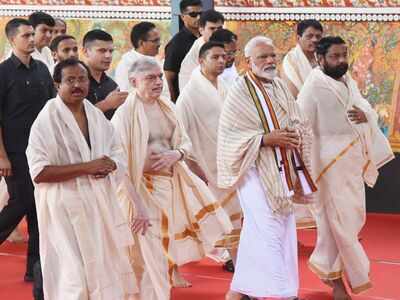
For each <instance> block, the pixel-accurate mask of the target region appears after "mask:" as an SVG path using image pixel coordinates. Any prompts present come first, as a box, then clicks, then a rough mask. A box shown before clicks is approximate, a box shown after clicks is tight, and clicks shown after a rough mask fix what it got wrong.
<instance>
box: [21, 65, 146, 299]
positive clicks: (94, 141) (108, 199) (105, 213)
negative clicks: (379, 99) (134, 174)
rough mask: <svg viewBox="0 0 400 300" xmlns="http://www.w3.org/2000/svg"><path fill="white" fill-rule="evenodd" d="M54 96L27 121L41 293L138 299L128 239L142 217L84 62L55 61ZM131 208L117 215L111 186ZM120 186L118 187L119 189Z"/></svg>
mask: <svg viewBox="0 0 400 300" xmlns="http://www.w3.org/2000/svg"><path fill="white" fill-rule="evenodd" d="M54 82H55V84H56V86H57V90H58V94H57V97H56V98H54V99H51V100H49V101H48V102H47V104H46V106H45V107H44V108H43V110H42V111H41V112H40V114H39V115H38V117H37V118H36V120H35V122H34V123H33V125H32V129H31V133H30V137H29V144H28V148H27V151H26V153H27V157H28V162H29V170H30V174H31V177H32V180H33V181H34V185H35V198H36V205H37V209H38V221H39V229H40V258H41V265H42V269H43V291H44V298H45V299H82V300H90V299H121V300H128V299H129V300H139V298H138V297H137V296H138V295H137V291H138V290H137V287H136V280H135V274H134V273H133V269H132V267H131V265H130V263H129V258H128V252H127V247H128V246H130V245H131V244H133V239H132V234H131V232H130V228H129V226H128V225H129V224H128V223H131V225H132V229H133V232H134V233H135V234H136V233H140V234H145V233H146V230H147V227H148V225H149V223H148V220H147V217H146V215H145V213H144V210H143V209H142V208H141V207H142V206H141V205H142V204H141V200H140V198H139V197H138V195H137V194H136V192H135V191H134V189H133V187H132V186H131V185H129V184H127V183H128V182H129V180H128V178H127V176H128V175H127V172H126V167H125V159H124V154H123V151H122V145H121V144H120V142H119V137H118V134H117V132H116V131H115V130H114V128H113V127H112V125H111V123H110V122H109V121H108V120H107V119H106V118H105V117H104V114H103V113H102V112H101V111H99V110H98V109H96V108H95V107H94V106H93V105H92V104H91V103H90V102H89V101H87V100H86V99H85V97H86V95H87V93H88V90H89V70H88V68H87V67H86V66H85V65H84V64H83V63H82V62H80V61H78V60H76V59H73V58H72V59H67V60H64V61H61V62H59V63H58V64H57V66H56V67H55V69H54ZM118 188H120V189H121V192H123V193H124V194H125V195H127V196H128V197H129V201H132V202H133V203H134V204H133V205H134V207H135V214H136V215H135V216H134V217H133V218H132V219H130V220H126V219H125V218H124V216H123V215H122V211H121V208H120V207H119V201H118V196H117V189H118ZM119 194H120V193H118V195H119Z"/></svg>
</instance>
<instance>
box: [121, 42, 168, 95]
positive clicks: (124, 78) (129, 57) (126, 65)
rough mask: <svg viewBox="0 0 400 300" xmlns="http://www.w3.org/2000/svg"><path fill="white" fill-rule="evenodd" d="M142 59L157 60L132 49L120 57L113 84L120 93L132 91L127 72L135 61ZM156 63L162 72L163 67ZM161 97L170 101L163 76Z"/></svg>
mask: <svg viewBox="0 0 400 300" xmlns="http://www.w3.org/2000/svg"><path fill="white" fill-rule="evenodd" d="M143 57H148V58H153V59H155V60H157V58H156V57H154V56H148V55H144V54H141V53H139V52H137V51H136V50H134V49H132V50H130V51H128V52H126V53H124V54H123V55H122V57H121V60H120V62H119V63H118V65H117V68H116V69H115V82H116V83H117V84H118V87H119V89H120V91H126V92H131V91H132V90H133V87H132V85H131V83H130V82H129V70H130V69H131V67H132V65H133V64H134V63H135V61H137V60H138V59H140V58H143ZM157 62H158V64H159V65H160V68H161V70H162V66H163V64H162V62H161V61H159V60H157ZM162 96H163V97H165V98H167V99H170V96H169V90H168V84H167V82H166V79H165V76H164V79H163V90H162Z"/></svg>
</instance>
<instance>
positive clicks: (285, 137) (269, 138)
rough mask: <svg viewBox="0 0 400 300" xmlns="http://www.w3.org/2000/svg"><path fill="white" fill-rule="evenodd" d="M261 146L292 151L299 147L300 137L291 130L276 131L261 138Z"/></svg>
mask: <svg viewBox="0 0 400 300" xmlns="http://www.w3.org/2000/svg"><path fill="white" fill-rule="evenodd" d="M263 145H264V146H269V147H283V148H289V149H294V148H298V147H299V146H300V137H299V135H298V134H297V133H296V131H295V130H293V129H287V128H286V129H277V130H274V131H272V132H270V133H267V134H265V135H264V136H263Z"/></svg>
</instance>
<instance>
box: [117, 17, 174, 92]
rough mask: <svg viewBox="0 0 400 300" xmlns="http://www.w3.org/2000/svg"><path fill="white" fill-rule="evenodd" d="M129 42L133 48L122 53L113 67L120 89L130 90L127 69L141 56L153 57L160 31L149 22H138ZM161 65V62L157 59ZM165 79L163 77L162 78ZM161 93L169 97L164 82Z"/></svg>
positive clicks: (156, 52)
mask: <svg viewBox="0 0 400 300" xmlns="http://www.w3.org/2000/svg"><path fill="white" fill-rule="evenodd" d="M131 43H132V46H133V49H131V50H130V51H128V52H126V53H125V54H123V55H122V58H121V60H120V62H119V63H118V65H117V68H116V69H115V81H116V82H117V83H118V86H119V88H120V89H121V91H129V92H130V91H131V90H132V89H133V87H132V85H131V84H130V82H129V70H130V68H131V67H132V65H133V64H134V63H135V62H136V61H137V60H138V59H139V58H143V57H150V58H155V56H157V55H158V52H159V50H160V46H161V37H160V31H159V30H158V29H157V27H156V25H155V24H154V23H151V22H140V23H138V24H136V25H135V26H133V27H132V31H131ZM158 63H159V65H160V66H161V65H162V63H161V62H160V61H158ZM164 80H165V79H164ZM162 95H163V96H164V97H166V98H168V99H170V95H169V91H168V86H167V84H166V83H165V82H164V85H163V92H162Z"/></svg>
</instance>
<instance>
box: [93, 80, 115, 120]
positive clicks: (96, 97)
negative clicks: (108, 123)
mask: <svg viewBox="0 0 400 300" xmlns="http://www.w3.org/2000/svg"><path fill="white" fill-rule="evenodd" d="M89 79H90V85H89V94H88V95H87V97H86V99H88V100H89V101H90V102H91V103H92V104H93V105H96V103H98V102H100V101H103V100H104V99H105V98H107V96H108V94H109V93H111V92H112V91H114V90H115V89H116V88H117V87H118V85H117V84H116V83H115V81H114V80H112V79H111V78H110V77H108V76H107V74H106V73H103V74H102V75H101V78H100V82H97V81H96V79H94V78H93V77H92V76H89ZM114 112H115V109H110V110H108V111H106V112H105V113H104V115H105V116H106V118H107V119H109V120H111V118H112V116H113V115H114Z"/></svg>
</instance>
